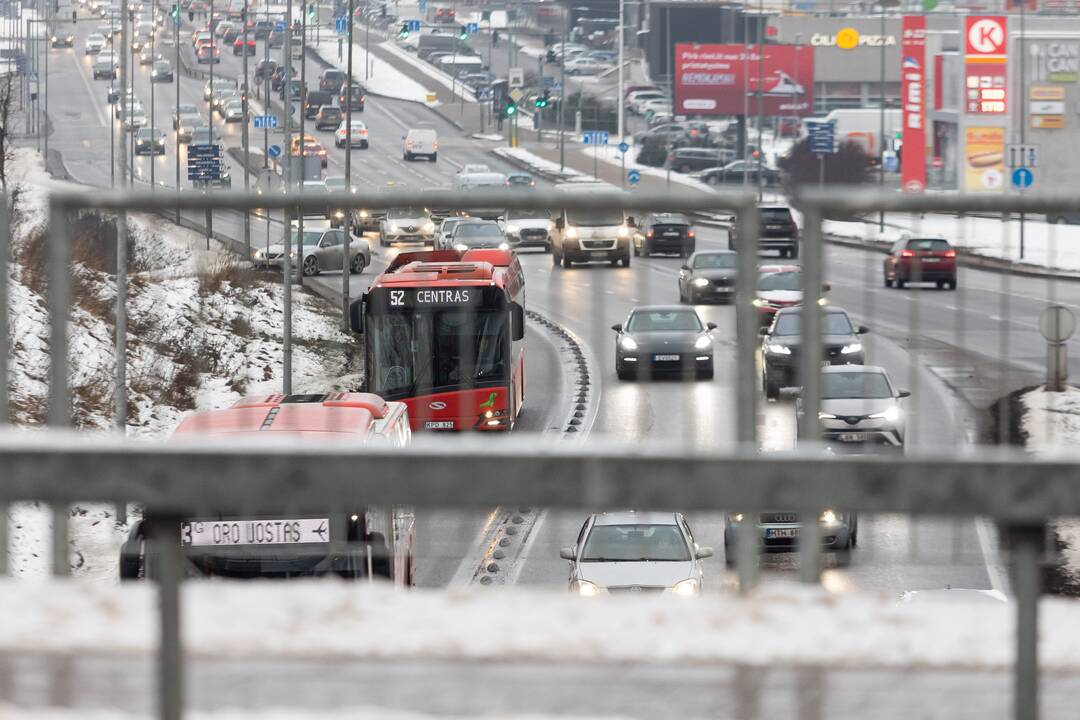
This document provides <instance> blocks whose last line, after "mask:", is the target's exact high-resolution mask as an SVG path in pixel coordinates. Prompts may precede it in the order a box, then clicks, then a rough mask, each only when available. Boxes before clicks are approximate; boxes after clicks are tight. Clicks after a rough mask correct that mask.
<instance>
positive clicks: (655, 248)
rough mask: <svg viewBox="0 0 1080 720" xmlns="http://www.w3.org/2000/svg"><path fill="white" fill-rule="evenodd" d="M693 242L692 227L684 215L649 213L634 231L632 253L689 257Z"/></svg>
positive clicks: (692, 250) (646, 255)
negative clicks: (671, 254) (673, 254)
mask: <svg viewBox="0 0 1080 720" xmlns="http://www.w3.org/2000/svg"><path fill="white" fill-rule="evenodd" d="M694 243H695V238H694V229H693V228H692V227H691V225H690V221H689V220H687V218H686V216H685V215H679V214H677V213H649V214H648V215H646V216H645V219H644V220H642V222H641V225H640V227H638V228H637V230H635V232H634V255H635V256H636V255H644V256H645V257H648V256H649V255H653V254H655V253H675V254H677V255H679V257H689V256H690V254H691V253H692V252H694Z"/></svg>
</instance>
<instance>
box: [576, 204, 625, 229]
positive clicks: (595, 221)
mask: <svg viewBox="0 0 1080 720" xmlns="http://www.w3.org/2000/svg"><path fill="white" fill-rule="evenodd" d="M566 216H567V218H569V221H570V224H571V225H576V226H578V227H610V226H612V225H622V224H623V213H622V210H605V209H602V208H600V209H590V210H584V209H582V210H567V211H566Z"/></svg>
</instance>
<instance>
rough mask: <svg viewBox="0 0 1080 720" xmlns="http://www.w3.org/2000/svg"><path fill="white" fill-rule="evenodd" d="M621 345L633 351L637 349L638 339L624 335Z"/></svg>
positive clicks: (624, 348)
mask: <svg viewBox="0 0 1080 720" xmlns="http://www.w3.org/2000/svg"><path fill="white" fill-rule="evenodd" d="M619 346H620V347H622V349H623V350H627V351H630V352H633V351H634V350H637V341H636V340H634V338H632V337H630V336H629V335H623V337H622V340H620V341H619Z"/></svg>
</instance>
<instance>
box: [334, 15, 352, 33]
mask: <svg viewBox="0 0 1080 720" xmlns="http://www.w3.org/2000/svg"><path fill="white" fill-rule="evenodd" d="M334 29H335V30H337V34H338V35H344V34H345V33H347V32H348V31H349V18H347V17H345V16H344V15H342V16H341V17H339V18H334Z"/></svg>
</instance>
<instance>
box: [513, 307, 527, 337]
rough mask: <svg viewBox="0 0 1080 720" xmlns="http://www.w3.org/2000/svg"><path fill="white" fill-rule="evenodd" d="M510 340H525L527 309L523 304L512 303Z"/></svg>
mask: <svg viewBox="0 0 1080 720" xmlns="http://www.w3.org/2000/svg"><path fill="white" fill-rule="evenodd" d="M510 331H511V332H510V339H511V340H515V341H516V340H524V339H525V308H523V307H522V306H521V303H510Z"/></svg>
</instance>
